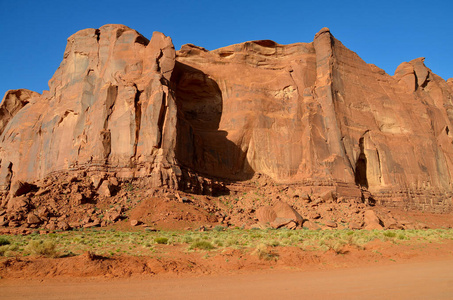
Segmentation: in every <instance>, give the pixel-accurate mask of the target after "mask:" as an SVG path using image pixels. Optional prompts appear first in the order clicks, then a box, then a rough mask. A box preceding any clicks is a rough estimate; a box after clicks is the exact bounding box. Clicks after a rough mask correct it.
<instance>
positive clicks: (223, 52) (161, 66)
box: [0, 25, 453, 212]
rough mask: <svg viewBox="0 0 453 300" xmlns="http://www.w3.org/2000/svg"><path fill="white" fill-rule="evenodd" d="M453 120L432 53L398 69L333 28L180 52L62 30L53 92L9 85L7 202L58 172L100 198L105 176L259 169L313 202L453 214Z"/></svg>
mask: <svg viewBox="0 0 453 300" xmlns="http://www.w3.org/2000/svg"><path fill="white" fill-rule="evenodd" d="M452 120H453V79H449V80H447V81H445V80H443V79H442V78H440V77H439V76H437V75H435V74H434V73H432V72H431V70H430V69H428V68H427V67H426V66H425V65H424V63H423V58H419V59H415V60H413V61H410V62H404V63H402V64H401V65H400V66H399V67H398V69H397V70H396V72H395V75H394V76H390V75H388V74H386V73H385V72H384V71H383V70H381V69H379V68H378V67H376V66H374V65H370V64H367V63H365V62H364V61H363V60H362V59H360V57H358V56H357V55H356V54H355V53H354V52H352V51H350V50H349V49H347V48H346V47H345V46H344V45H342V43H341V42H340V41H338V40H336V39H335V38H334V37H333V35H332V34H331V33H330V31H329V30H328V29H327V28H324V29H322V30H321V31H320V32H318V33H317V34H316V35H315V38H314V41H313V42H311V43H297V44H291V45H279V44H277V43H275V42H273V41H269V40H263V41H252V42H245V43H242V44H237V45H232V46H228V47H224V48H221V49H217V50H213V51H207V50H206V49H204V48H201V47H197V46H194V45H190V44H189V45H184V46H183V47H182V48H181V50H179V51H175V49H174V47H173V44H172V42H171V39H170V38H169V37H166V36H164V35H163V34H161V33H158V32H155V33H154V34H153V36H152V38H151V40H148V39H146V38H145V37H143V36H142V35H140V34H139V33H138V32H136V31H135V30H132V29H130V28H128V27H126V26H123V25H105V26H103V27H101V28H100V29H86V30H82V31H79V32H77V33H75V34H74V35H72V36H71V37H70V38H69V39H68V44H67V47H66V50H65V53H64V58H63V61H62V63H61V65H60V67H59V68H58V70H57V71H56V72H55V74H54V76H53V77H52V79H51V80H50V81H49V91H45V92H44V93H43V94H42V95H40V94H38V93H35V92H31V91H28V90H11V91H8V92H7V93H6V94H5V96H4V98H3V100H2V103H1V105H0V134H1V136H0V187H1V189H2V205H3V206H4V207H7V205H8V203H9V202H10V203H12V202H14V201H12V199H13V198H14V197H18V196H20V195H22V194H23V192H20V187H22V186H23V185H24V184H23V183H24V182H25V183H27V182H28V183H30V188H29V189H26V190H27V191H32V192H33V189H34V191H35V192H36V191H38V190H39V187H41V188H43V187H45V186H46V183H45V182H47V185H48V181H49V178H54V179H55V180H58V178H63V177H64V176H66V177H64V178H72V177H74V176H75V177H74V178H79V179H78V180H81V178H85V177H87V178H93V176H94V177H96V176H100V177H101V179H100V181H99V182H98V180H97V179H96V178H95V179H93V180H91V182H98V183H99V184H98V185H97V186H96V187H94V186H93V185H91V186H90V188H89V190H90V193H94V195H97V194H103V192H102V191H98V190H97V189H98V187H100V185H101V184H100V182H102V180H104V179H105V182H107V179H108V178H114V179H113V181H114V182H117V185H118V181H119V182H120V184H119V185H121V182H129V181H131V180H134V179H137V178H139V179H140V182H144V184H145V185H146V186H149V187H167V188H170V189H179V190H182V191H186V192H195V193H204V194H212V193H213V191H214V192H216V190H217V189H218V187H222V186H223V187H222V188H223V189H224V183H227V184H234V182H239V183H240V182H244V181H245V180H249V179H251V178H252V177H253V176H254V175H255V176H256V175H257V174H262V175H264V176H266V177H269V178H270V180H271V181H272V182H274V183H277V184H282V185H285V186H297V188H298V189H299V190H300V191H302V192H304V193H306V194H308V195H314V194H316V195H322V193H326V192H327V193H329V194H331V195H334V198H335V199H337V198H340V197H342V198H344V199H355V200H365V201H371V202H375V201H377V202H378V203H380V204H384V205H387V206H397V207H404V208H407V209H422V210H429V211H435V212H447V211H450V210H451V207H452V198H451V197H452V186H451V182H452V172H453V161H452V159H453V144H452V142H453V135H452V134H453V133H451V132H450V130H451V129H452V128H453V127H452ZM46 180H47V181H46ZM110 181H112V180H110ZM70 182H77V180H75V181H70ZM90 184H91V183H90ZM110 185H111V183H110ZM110 185H109V186H110ZM25 186H27V185H25ZM18 189H19V192H17V191H18ZM69 189H70V187H69ZM108 189H109V191H108V192H106V193H107V194H108V193H110V192H111V191H110V187H109V188H108ZM91 190H93V191H92V192H91ZM219 191H220V192H222V190H219ZM104 192H105V185H104ZM222 193H223V192H222ZM90 195H91V194H90ZM78 197H79V198H80V196H78ZM90 197H91V196H89V195H85V196H83V197H82V198H86V199H88V198H90ZM79 200H80V199H79ZM10 206H12V204H10Z"/></svg>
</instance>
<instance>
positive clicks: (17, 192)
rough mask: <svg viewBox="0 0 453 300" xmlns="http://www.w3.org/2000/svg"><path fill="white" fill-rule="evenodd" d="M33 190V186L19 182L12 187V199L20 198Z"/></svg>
mask: <svg viewBox="0 0 453 300" xmlns="http://www.w3.org/2000/svg"><path fill="white" fill-rule="evenodd" d="M32 188H33V186H32V185H31V184H29V183H28V182H22V181H20V180H17V181H15V182H14V183H13V184H12V185H11V189H10V194H11V196H12V197H19V196H22V195H24V194H26V193H28V192H30V191H31V190H32Z"/></svg>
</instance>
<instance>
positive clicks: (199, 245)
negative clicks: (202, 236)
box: [189, 241, 215, 250]
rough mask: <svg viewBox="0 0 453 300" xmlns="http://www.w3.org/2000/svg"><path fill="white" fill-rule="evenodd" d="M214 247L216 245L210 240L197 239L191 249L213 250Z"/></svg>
mask: <svg viewBox="0 0 453 300" xmlns="http://www.w3.org/2000/svg"><path fill="white" fill-rule="evenodd" d="M214 248H215V246H214V245H213V244H211V243H210V242H208V241H196V242H193V243H192V244H191V245H190V247H189V249H191V250H194V249H198V250H212V249H214Z"/></svg>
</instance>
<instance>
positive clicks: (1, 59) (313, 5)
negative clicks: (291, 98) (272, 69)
mask: <svg viewBox="0 0 453 300" xmlns="http://www.w3.org/2000/svg"><path fill="white" fill-rule="evenodd" d="M452 13H453V1H451V0H443V1H436V0H431V1H426V0H425V1H419V0H411V1H405V0H392V1H388V0H379V1H376V0H374V1H368V0H361V1H347V0H342V1H341V0H335V1H331V0H321V1H313V0H312V1H286V0H273V1H266V0H261V1H246V0H242V1H236V0H229V1H225V0H223V1H216V0H208V1H206V0H202V1H182V0H158V1H156V0H149V1H136V0H122V1H117V0H109V1H105V0H89V1H85V0H75V1H66V0H59V1H50V0H28V1H26V0H0V37H1V42H0V71H1V72H0V94H1V96H3V94H4V93H5V92H6V91H7V90H8V89H17V88H27V89H30V90H34V91H37V92H39V93H41V92H42V91H43V90H46V89H48V85H47V82H48V80H49V79H50V78H51V77H52V75H53V73H54V72H55V70H56V69H57V68H58V66H59V64H60V62H61V60H62V59H63V52H64V49H65V46H66V39H67V38H68V37H69V36H70V35H72V34H73V33H75V32H77V31H79V30H81V29H85V28H99V27H101V26H102V25H104V24H109V23H116V24H124V25H127V26H129V27H131V28H133V29H135V30H137V31H138V32H140V33H141V34H143V35H144V36H146V37H147V38H151V36H152V33H153V31H160V32H163V33H164V34H165V35H168V36H170V37H171V38H172V39H173V43H174V45H175V48H176V49H179V48H180V47H181V45H183V44H186V43H192V44H195V45H198V46H202V47H205V48H207V49H208V50H212V49H216V48H220V47H223V46H227V45H231V44H235V43H240V42H245V41H249V40H259V39H271V40H274V41H276V42H278V43H280V44H289V43H295V42H311V41H312V40H313V37H314V35H315V33H316V32H318V31H319V30H320V29H321V28H322V27H329V28H330V31H331V32H332V34H333V35H334V36H335V37H336V38H337V39H339V40H340V41H342V43H343V44H344V45H345V46H346V47H348V48H349V49H351V50H353V51H355V52H356V53H357V54H358V55H359V56H360V57H361V58H362V59H364V60H365V61H366V62H367V63H373V64H375V65H377V66H379V67H381V68H383V69H384V70H385V71H386V72H387V73H389V74H390V75H393V73H394V71H395V69H396V67H397V66H398V65H399V64H400V63H401V62H403V61H409V60H412V59H414V58H417V57H421V56H423V57H426V60H425V64H426V65H427V66H428V67H429V68H430V69H431V70H432V71H433V72H434V73H436V74H437V75H439V76H441V77H443V78H444V79H448V78H450V77H453V51H452V50H453V17H452Z"/></svg>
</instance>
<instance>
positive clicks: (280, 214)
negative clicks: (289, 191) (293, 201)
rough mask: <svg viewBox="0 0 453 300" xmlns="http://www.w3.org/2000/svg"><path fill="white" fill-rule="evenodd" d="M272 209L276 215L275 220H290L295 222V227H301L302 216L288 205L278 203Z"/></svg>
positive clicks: (281, 202)
mask: <svg viewBox="0 0 453 300" xmlns="http://www.w3.org/2000/svg"><path fill="white" fill-rule="evenodd" d="M273 209H274V211H275V213H276V215H277V218H286V219H290V220H293V221H294V222H296V224H297V225H299V226H302V223H303V222H304V218H302V216H301V215H300V214H299V213H298V212H297V211H296V210H295V209H294V208H293V207H291V206H290V205H289V204H288V203H286V202H283V201H278V202H277V203H275V204H274V207H273Z"/></svg>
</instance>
